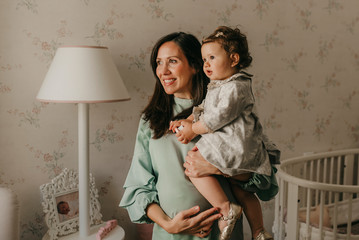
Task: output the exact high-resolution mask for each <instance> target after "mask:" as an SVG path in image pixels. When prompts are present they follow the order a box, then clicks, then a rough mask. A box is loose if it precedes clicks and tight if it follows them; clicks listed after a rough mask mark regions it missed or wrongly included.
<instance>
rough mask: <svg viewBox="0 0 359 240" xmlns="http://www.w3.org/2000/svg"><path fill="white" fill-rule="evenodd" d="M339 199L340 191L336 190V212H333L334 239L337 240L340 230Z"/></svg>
mask: <svg viewBox="0 0 359 240" xmlns="http://www.w3.org/2000/svg"><path fill="white" fill-rule="evenodd" d="M338 199H339V193H338V192H335V193H334V214H333V217H334V219H333V234H334V240H337V231H338V226H337V221H338V220H337V219H338Z"/></svg>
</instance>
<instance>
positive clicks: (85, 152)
mask: <svg viewBox="0 0 359 240" xmlns="http://www.w3.org/2000/svg"><path fill="white" fill-rule="evenodd" d="M78 141H79V142H78V154H79V218H80V219H79V221H80V222H79V228H80V230H79V231H80V237H81V238H85V237H87V236H89V235H90V214H89V212H90V199H89V198H90V193H89V178H90V176H89V175H90V174H89V172H90V167H89V163H90V161H89V104H88V103H78Z"/></svg>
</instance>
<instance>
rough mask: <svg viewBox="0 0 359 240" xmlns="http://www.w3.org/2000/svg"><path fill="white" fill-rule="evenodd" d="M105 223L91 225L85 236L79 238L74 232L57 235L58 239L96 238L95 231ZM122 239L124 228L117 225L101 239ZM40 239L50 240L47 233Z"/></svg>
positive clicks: (77, 233) (91, 239)
mask: <svg viewBox="0 0 359 240" xmlns="http://www.w3.org/2000/svg"><path fill="white" fill-rule="evenodd" d="M105 225H106V222H104V223H103V224H100V225H96V226H92V227H91V228H90V235H89V236H87V237H83V238H80V233H79V232H76V233H73V234H70V235H66V236H63V237H59V238H58V240H96V234H97V231H98V230H99V229H100V228H101V227H103V226H105ZM124 239H125V230H123V228H122V227H120V226H118V225H117V226H116V227H115V228H114V229H112V231H111V232H109V233H108V234H107V235H106V236H105V237H104V238H103V240H124ZM42 240H50V237H49V235H48V234H45V236H44V237H43V238H42Z"/></svg>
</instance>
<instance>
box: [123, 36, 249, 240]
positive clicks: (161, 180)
mask: <svg viewBox="0 0 359 240" xmlns="http://www.w3.org/2000/svg"><path fill="white" fill-rule="evenodd" d="M200 49H201V45H200V43H199V41H198V40H197V39H196V38H195V37H194V36H193V35H191V34H186V33H182V32H179V33H172V34H169V35H167V36H164V37H163V38H161V39H160V40H159V41H158V42H157V43H156V45H155V46H154V48H153V50H152V55H151V65H152V70H153V73H154V75H155V77H156V85H155V90H154V93H153V96H152V98H151V100H150V102H149V104H148V106H147V107H146V108H145V109H144V111H143V115H142V117H141V120H140V123H139V128H138V132H137V137H136V144H135V150H134V156H133V159H132V164H131V168H130V170H129V173H128V176H127V179H126V182H125V184H124V188H125V193H124V195H123V198H122V200H121V203H120V206H121V207H124V208H126V209H127V210H128V213H129V216H130V218H131V220H132V221H133V222H135V223H152V222H154V223H155V225H154V229H153V238H152V239H154V240H161V239H163V240H170V239H174V240H175V239H181V240H195V239H203V238H205V239H211V240H212V239H213V240H214V239H218V234H219V233H218V229H217V228H216V227H215V225H213V222H214V221H215V220H217V219H218V218H220V217H221V215H220V214H218V212H217V209H215V208H211V206H210V204H209V203H208V202H207V201H206V200H205V199H204V198H203V197H202V195H201V194H200V193H199V192H198V191H197V190H196V188H195V187H194V186H193V185H192V183H191V182H190V181H189V179H188V178H187V177H186V175H185V173H184V167H183V164H184V161H185V157H186V155H187V152H188V151H190V150H191V149H192V148H193V146H194V144H195V142H196V139H195V140H194V141H192V142H190V143H189V144H181V143H180V142H178V141H177V137H176V136H175V134H173V133H171V132H170V131H169V130H168V128H169V124H170V121H171V120H174V119H181V118H186V117H187V116H189V115H190V114H191V112H192V107H193V105H198V104H199V103H201V102H202V100H203V98H204V96H205V94H206V87H207V84H208V79H207V78H206V76H205V75H204V73H203V71H202V64H203V63H202V57H201V50H200ZM197 140H198V139H197ZM200 157H201V156H199V158H200ZM191 160H192V161H195V160H196V158H192V159H191ZM204 164H205V163H204ZM207 167H208V166H207ZM207 169H212V170H210V171H209V172H206V174H216V173H219V172H218V170H217V169H213V168H211V167H208V168H207ZM222 182H223V183H225V180H224V179H222ZM224 188H225V189H227V192H230V191H229V188H228V186H227V188H226V186H225V184H224ZM229 197H230V198H232V197H231V196H229ZM232 199H233V198H232ZM203 210H204V211H203ZM200 211H203V212H200ZM212 225H213V231H212ZM236 225H237V226H238V227H237V228H238V229H237V230H235V231H234V232H235V233H236V234H233V239H242V238H243V236H242V225H241V224H236Z"/></svg>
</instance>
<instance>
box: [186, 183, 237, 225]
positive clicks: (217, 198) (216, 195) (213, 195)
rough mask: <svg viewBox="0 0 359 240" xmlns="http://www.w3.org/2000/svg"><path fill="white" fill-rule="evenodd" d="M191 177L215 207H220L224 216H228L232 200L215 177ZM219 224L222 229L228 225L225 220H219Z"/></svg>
mask: <svg viewBox="0 0 359 240" xmlns="http://www.w3.org/2000/svg"><path fill="white" fill-rule="evenodd" d="M190 179H191V181H192V183H193V185H194V186H195V187H196V188H197V190H198V191H199V192H200V193H201V194H202V196H203V197H204V198H205V199H207V201H208V202H209V203H210V204H211V205H212V206H213V207H217V208H219V212H220V213H221V214H223V216H228V212H229V208H230V202H229V200H228V198H227V195H226V194H225V192H224V191H223V189H222V187H221V185H220V184H219V182H218V181H217V179H216V178H215V177H213V176H206V177H200V178H190ZM218 224H219V228H220V229H221V230H222V229H223V228H224V227H225V226H226V225H227V224H226V223H225V222H224V221H219V222H218Z"/></svg>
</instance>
